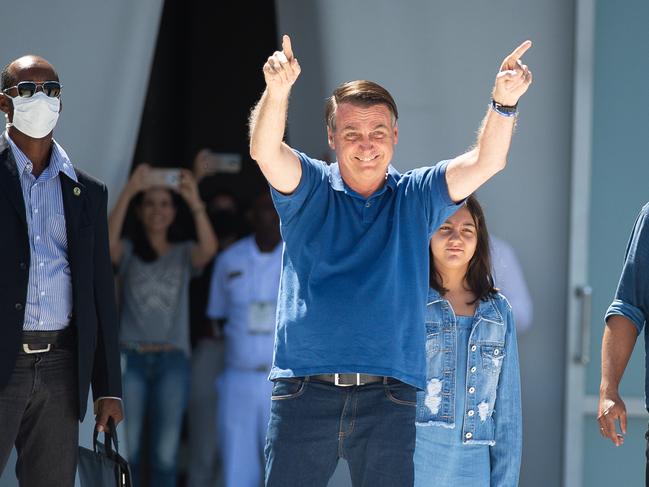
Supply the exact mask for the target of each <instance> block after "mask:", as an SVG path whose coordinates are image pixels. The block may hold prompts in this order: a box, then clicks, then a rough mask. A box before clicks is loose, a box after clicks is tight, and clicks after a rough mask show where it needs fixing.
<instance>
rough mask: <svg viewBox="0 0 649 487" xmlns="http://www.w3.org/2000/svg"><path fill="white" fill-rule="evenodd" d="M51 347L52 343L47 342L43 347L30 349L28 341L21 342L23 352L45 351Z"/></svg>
mask: <svg viewBox="0 0 649 487" xmlns="http://www.w3.org/2000/svg"><path fill="white" fill-rule="evenodd" d="M51 349H52V345H51V344H50V343H48V344H47V347H45V348H37V349H36V350H32V349H31V348H29V343H23V352H25V353H29V354H32V353H45V352H49V351H50V350H51Z"/></svg>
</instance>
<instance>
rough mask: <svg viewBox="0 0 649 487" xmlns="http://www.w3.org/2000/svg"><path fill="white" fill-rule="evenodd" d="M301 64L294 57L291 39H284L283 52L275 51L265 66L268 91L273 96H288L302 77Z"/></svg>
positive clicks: (284, 37) (287, 37) (285, 37)
mask: <svg viewBox="0 0 649 487" xmlns="http://www.w3.org/2000/svg"><path fill="white" fill-rule="evenodd" d="M300 70H301V69H300V64H299V63H298V62H297V58H295V57H294V56H293V48H292V47H291V38H290V37H289V36H287V35H284V36H283V37H282V50H281V51H275V52H274V53H273V55H272V56H270V57H269V58H268V61H266V63H265V64H264V79H265V80H266V86H267V87H268V91H269V92H271V93H272V94H273V95H275V94H278V95H288V92H289V91H291V87H292V86H293V83H295V80H297V78H298V76H299V75H300Z"/></svg>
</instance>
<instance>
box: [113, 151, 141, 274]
mask: <svg viewBox="0 0 649 487" xmlns="http://www.w3.org/2000/svg"><path fill="white" fill-rule="evenodd" d="M149 169H150V166H149V165H148V164H140V165H139V166H138V167H137V168H136V169H135V171H133V174H131V177H130V178H129V180H128V182H127V183H126V186H124V189H122V192H121V193H120V194H119V198H117V203H116V204H115V207H114V208H113V210H112V211H111V212H110V215H109V216H108V246H109V249H110V260H111V261H112V263H113V265H118V264H119V262H120V261H121V260H122V254H123V252H124V248H123V245H122V240H121V236H122V227H123V226H124V219H125V218H126V212H127V211H128V205H129V203H130V202H131V199H133V197H134V196H135V195H136V194H138V193H139V192H140V191H143V190H144V189H145V188H146V176H147V174H148V173H149Z"/></svg>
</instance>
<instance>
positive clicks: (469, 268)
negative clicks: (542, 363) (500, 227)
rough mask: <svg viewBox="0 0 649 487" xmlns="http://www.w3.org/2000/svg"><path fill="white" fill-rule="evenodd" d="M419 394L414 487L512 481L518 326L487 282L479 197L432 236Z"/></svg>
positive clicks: (517, 452) (517, 421) (516, 463)
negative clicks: (423, 373)
mask: <svg viewBox="0 0 649 487" xmlns="http://www.w3.org/2000/svg"><path fill="white" fill-rule="evenodd" d="M430 250H431V252H430V254H431V257H430V290H429V294H428V303H427V308H426V335H427V338H426V364H427V365H426V366H427V372H426V381H427V383H426V390H425V391H420V392H419V393H418V396H417V424H416V430H417V441H416V447H415V454H414V461H415V487H433V486H434V487H444V486H453V487H455V486H462V487H464V486H476V487H478V486H479V487H485V486H491V487H509V486H516V485H518V475H519V470H520V461H521V445H522V427H521V400H520V378H519V366H518V349H517V346H516V330H515V327H514V320H513V317H512V310H511V307H510V306H509V303H508V302H507V299H506V298H505V297H504V296H503V295H502V294H500V293H499V292H498V290H497V289H496V288H495V287H494V281H493V277H492V275H491V262H490V256H489V237H488V233H487V227H486V224H485V219H484V214H483V212H482V208H481V207H480V204H479V203H478V201H477V200H476V199H475V198H474V197H473V196H471V197H469V198H468V200H467V202H466V205H465V206H463V207H462V208H460V209H459V210H458V211H457V212H456V213H455V214H454V215H453V216H451V217H450V218H449V219H448V220H447V221H446V222H445V223H444V224H443V225H442V226H441V227H440V228H439V230H437V232H435V234H434V235H433V237H432V239H431V242H430Z"/></svg>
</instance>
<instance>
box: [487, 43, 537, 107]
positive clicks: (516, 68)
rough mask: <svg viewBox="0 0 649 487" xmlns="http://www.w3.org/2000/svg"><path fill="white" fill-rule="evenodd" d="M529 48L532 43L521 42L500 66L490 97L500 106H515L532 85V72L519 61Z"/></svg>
mask: <svg viewBox="0 0 649 487" xmlns="http://www.w3.org/2000/svg"><path fill="white" fill-rule="evenodd" d="M530 47H532V41H525V42H523V43H522V44H521V45H520V46H518V47H517V48H516V49H514V52H512V53H511V54H510V55H509V56H507V57H506V58H505V60H504V61H503V62H502V64H501V65H500V71H499V72H498V75H497V76H496V84H495V85H494V90H493V93H492V96H493V99H494V100H495V101H496V102H498V103H500V104H501V105H504V106H509V107H513V106H514V105H516V103H518V99H519V98H520V97H521V96H523V94H524V93H525V92H526V91H527V89H528V88H529V86H530V85H531V84H532V72H531V71H530V70H529V68H528V67H527V66H526V65H525V64H523V62H522V61H521V57H523V54H525V52H526V51H527V50H528V49H529V48H530Z"/></svg>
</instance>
